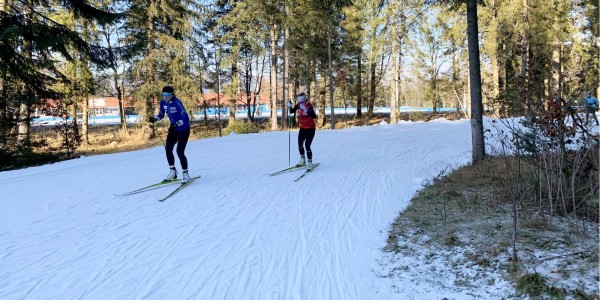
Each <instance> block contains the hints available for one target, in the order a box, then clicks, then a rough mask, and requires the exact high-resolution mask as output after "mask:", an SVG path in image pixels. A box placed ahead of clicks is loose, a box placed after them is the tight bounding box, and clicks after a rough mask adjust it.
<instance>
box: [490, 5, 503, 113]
mask: <svg viewBox="0 0 600 300" xmlns="http://www.w3.org/2000/svg"><path fill="white" fill-rule="evenodd" d="M490 8H491V9H492V19H493V24H494V26H495V30H494V31H495V33H496V34H495V36H494V39H495V41H496V48H495V51H492V53H491V54H490V64H491V67H492V99H491V102H492V107H493V110H494V114H495V115H496V116H499V115H500V102H499V97H500V66H499V59H498V52H499V47H500V45H501V43H500V32H499V31H500V26H499V25H498V7H497V5H496V1H495V0H492V1H491V3H490Z"/></svg>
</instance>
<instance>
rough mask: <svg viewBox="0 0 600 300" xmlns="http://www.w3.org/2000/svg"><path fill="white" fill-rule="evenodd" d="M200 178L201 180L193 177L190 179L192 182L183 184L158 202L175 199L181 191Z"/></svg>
mask: <svg viewBox="0 0 600 300" xmlns="http://www.w3.org/2000/svg"><path fill="white" fill-rule="evenodd" d="M198 178H200V176H196V177H192V178H190V180H189V181H188V182H182V183H181V185H180V186H178V187H177V188H176V189H175V190H173V191H172V192H171V193H169V194H168V195H166V196H164V197H163V198H161V199H159V200H158V201H165V200H167V199H169V198H171V197H173V195H175V194H177V193H178V192H179V191H181V190H182V189H183V188H185V187H186V186H188V185H190V184H192V183H193V182H194V181H196V179H198Z"/></svg>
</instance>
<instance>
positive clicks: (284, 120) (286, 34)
mask: <svg viewBox="0 0 600 300" xmlns="http://www.w3.org/2000/svg"><path fill="white" fill-rule="evenodd" d="M283 7H284V8H283V9H284V12H285V17H286V18H287V16H289V7H288V6H287V5H286V3H285V1H283ZM283 26H285V27H284V29H283V79H282V86H281V89H282V93H283V94H282V97H281V98H282V102H281V125H282V126H281V128H283V130H287V128H288V119H289V117H288V107H287V103H288V97H289V94H288V93H289V90H288V82H289V76H290V65H289V55H290V52H289V49H288V43H287V41H288V40H289V38H290V26H289V25H288V24H286V23H284V25H283Z"/></svg>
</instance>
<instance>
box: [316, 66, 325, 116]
mask: <svg viewBox="0 0 600 300" xmlns="http://www.w3.org/2000/svg"><path fill="white" fill-rule="evenodd" d="M321 72H322V73H321V76H320V77H321V82H320V84H321V88H320V90H319V105H317V106H320V107H322V108H323V113H322V114H319V115H318V118H317V120H318V121H320V122H317V124H318V123H321V126H325V124H326V123H327V118H326V117H325V107H326V105H325V103H326V102H327V99H326V98H327V97H326V96H325V95H326V94H327V76H325V70H322V71H321Z"/></svg>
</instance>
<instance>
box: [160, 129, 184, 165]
mask: <svg viewBox="0 0 600 300" xmlns="http://www.w3.org/2000/svg"><path fill="white" fill-rule="evenodd" d="M189 138H190V129H189V128H188V129H186V130H184V131H180V132H176V131H175V130H169V134H167V142H166V144H165V150H166V152H167V162H169V166H174V165H175V156H174V155H173V148H174V147H175V144H177V157H179V162H180V163H181V168H182V169H183V170H187V168H188V161H187V157H185V146H186V145H187V142H188V139H189Z"/></svg>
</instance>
